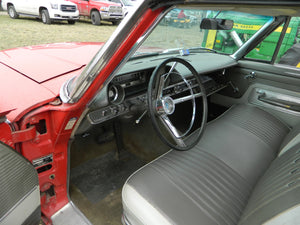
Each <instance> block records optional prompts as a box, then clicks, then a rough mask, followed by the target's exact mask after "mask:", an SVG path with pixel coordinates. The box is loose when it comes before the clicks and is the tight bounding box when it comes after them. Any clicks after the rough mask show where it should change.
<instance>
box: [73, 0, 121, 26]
mask: <svg viewBox="0 0 300 225" xmlns="http://www.w3.org/2000/svg"><path fill="white" fill-rule="evenodd" d="M68 1H71V2H73V3H75V4H76V5H77V6H78V9H79V13H80V16H84V17H88V18H90V19H91V21H92V24H93V25H100V24H101V21H108V22H112V24H113V25H118V24H119V23H120V21H121V20H122V19H123V17H124V15H123V10H122V6H121V5H120V4H117V3H114V2H111V1H108V0H68Z"/></svg>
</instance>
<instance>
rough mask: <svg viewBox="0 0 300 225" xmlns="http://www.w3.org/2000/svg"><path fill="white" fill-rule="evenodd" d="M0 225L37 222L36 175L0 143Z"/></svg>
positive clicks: (37, 190) (38, 219) (15, 153)
mask: <svg viewBox="0 0 300 225" xmlns="http://www.w3.org/2000/svg"><path fill="white" fill-rule="evenodd" d="M0 205H1V207H0V225H20V224H22V225H35V224H39V222H40V218H41V210H40V190H39V182H38V175H37V172H36V170H35V169H34V167H33V166H32V164H31V163H30V162H29V161H27V160H26V159H25V158H24V157H23V156H22V155H20V154H19V153H18V152H16V151H15V150H14V149H12V148H11V147H9V146H8V145H6V144H4V143H3V142H0Z"/></svg>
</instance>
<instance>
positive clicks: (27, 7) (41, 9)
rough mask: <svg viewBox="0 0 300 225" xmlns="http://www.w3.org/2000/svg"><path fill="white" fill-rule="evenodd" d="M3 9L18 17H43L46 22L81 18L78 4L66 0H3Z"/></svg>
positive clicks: (69, 20) (11, 15)
mask: <svg viewBox="0 0 300 225" xmlns="http://www.w3.org/2000/svg"><path fill="white" fill-rule="evenodd" d="M2 8H3V10H7V13H8V15H9V16H10V17H11V18H13V19H16V18H18V17H19V15H24V16H33V17H36V18H41V19H42V22H43V23H44V24H51V22H52V21H54V20H67V21H68V23H69V24H74V23H75V21H76V20H78V19H79V11H78V8H77V6H76V4H74V3H72V2H69V1H64V0H2Z"/></svg>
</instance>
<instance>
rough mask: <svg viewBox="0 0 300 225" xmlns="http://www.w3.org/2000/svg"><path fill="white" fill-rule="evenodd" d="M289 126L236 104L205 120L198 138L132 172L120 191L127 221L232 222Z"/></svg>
mask: <svg viewBox="0 0 300 225" xmlns="http://www.w3.org/2000/svg"><path fill="white" fill-rule="evenodd" d="M288 131H289V129H288V128H287V127H286V126H285V125H284V124H283V123H281V122H280V121H279V120H277V119H276V118H274V117H272V116H271V115H269V114H268V113H266V112H264V111H263V110H260V109H258V108H255V107H252V106H247V105H238V106H234V107H232V108H231V109H230V110H228V111H227V112H226V113H225V114H224V115H223V116H221V117H220V118H218V119H217V120H215V121H213V122H212V123H210V124H208V126H207V129H206V131H205V132H204V135H203V137H202V139H201V141H200V142H199V143H198V144H197V145H196V146H195V147H194V148H193V149H191V150H189V151H185V152H178V151H173V150H171V151H169V152H168V153H166V154H165V155H163V156H162V157H160V158H158V159H157V160H155V161H153V162H151V163H150V164H148V165H146V166H145V167H143V168H142V169H140V170H139V171H137V172H136V173H135V174H133V175H132V176H131V177H130V178H129V179H128V181H127V182H126V183H125V185H124V187H123V192H122V198H123V208H124V218H125V220H127V221H129V223H128V224H186V225H188V224H199V223H200V221H201V224H224V225H226V224H237V223H238V221H239V219H240V216H241V214H242V212H243V210H244V208H245V206H246V203H247V201H248V198H249V196H250V193H251V191H252V189H253V188H254V186H255V184H256V182H257V181H258V179H259V177H260V176H261V175H262V174H263V173H264V172H265V170H266V169H267V168H268V166H269V165H270V163H271V162H272V160H273V159H274V158H275V156H276V154H277V151H278V149H279V147H280V144H281V142H282V140H283V138H284V137H285V136H286V134H287V132H288Z"/></svg>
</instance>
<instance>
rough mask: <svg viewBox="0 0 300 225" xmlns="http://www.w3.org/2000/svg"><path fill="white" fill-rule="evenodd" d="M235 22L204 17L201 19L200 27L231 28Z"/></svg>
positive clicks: (211, 28)
mask: <svg viewBox="0 0 300 225" xmlns="http://www.w3.org/2000/svg"><path fill="white" fill-rule="evenodd" d="M233 23H234V22H233V20H227V19H216V18H204V19H202V20H201V23H200V29H207V30H231V29H232V28H233Z"/></svg>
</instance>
